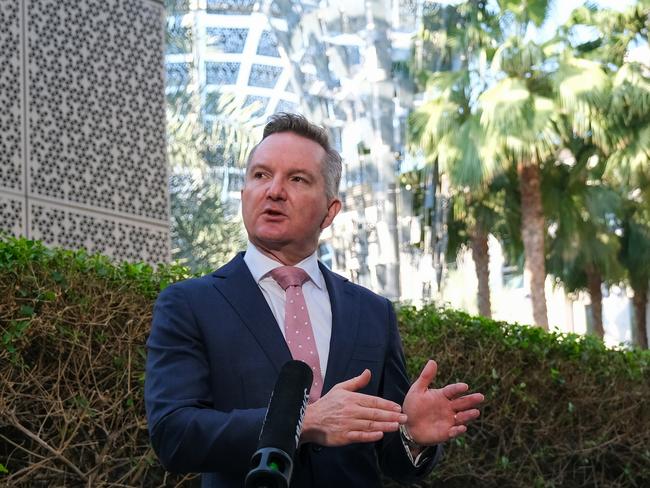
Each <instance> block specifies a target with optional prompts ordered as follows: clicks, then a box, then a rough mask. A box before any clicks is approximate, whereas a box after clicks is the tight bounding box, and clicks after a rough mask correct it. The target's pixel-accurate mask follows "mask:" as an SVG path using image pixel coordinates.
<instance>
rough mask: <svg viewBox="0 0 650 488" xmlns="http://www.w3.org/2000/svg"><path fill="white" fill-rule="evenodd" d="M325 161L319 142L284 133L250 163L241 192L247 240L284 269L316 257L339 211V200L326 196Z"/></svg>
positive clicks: (262, 146)
mask: <svg viewBox="0 0 650 488" xmlns="http://www.w3.org/2000/svg"><path fill="white" fill-rule="evenodd" d="M324 157H325V150H324V149H323V148H322V147H321V146H320V145H319V144H318V143H316V142H314V141H312V140H310V139H307V138H304V137H302V136H299V135H297V134H294V133H293V132H280V133H276V134H273V135H271V136H269V137H267V138H266V139H264V140H263V141H262V142H261V143H260V144H259V145H258V146H257V148H256V149H255V152H254V153H253V156H252V158H251V160H250V162H249V165H248V169H247V171H246V180H245V183H244V189H243V190H242V213H243V217H244V225H245V226H246V231H247V232H248V238H249V239H250V241H251V242H252V243H253V244H255V245H256V246H257V247H258V248H261V250H262V251H266V252H267V253H271V254H273V255H274V256H276V257H278V258H282V260H283V262H285V264H295V263H297V262H299V261H300V260H302V259H303V258H305V257H306V256H309V255H310V254H312V253H313V252H314V251H315V249H316V246H317V245H318V237H319V235H320V232H321V230H322V229H324V228H325V227H327V226H328V225H330V224H331V223H332V220H334V217H335V216H336V214H337V213H338V211H339V210H340V208H341V203H340V201H339V200H338V199H332V200H331V201H328V200H327V197H326V196H325V195H326V191H325V179H324V177H323V174H322V171H321V168H322V166H321V165H322V161H323V159H324ZM288 261H293V262H288Z"/></svg>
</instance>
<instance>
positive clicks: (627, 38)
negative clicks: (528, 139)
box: [566, 0, 650, 348]
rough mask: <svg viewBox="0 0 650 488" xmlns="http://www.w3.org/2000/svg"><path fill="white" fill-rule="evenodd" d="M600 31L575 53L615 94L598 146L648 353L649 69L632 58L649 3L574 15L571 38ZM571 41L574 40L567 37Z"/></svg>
mask: <svg viewBox="0 0 650 488" xmlns="http://www.w3.org/2000/svg"><path fill="white" fill-rule="evenodd" d="M584 25H587V26H590V27H591V28H592V29H594V28H595V29H597V31H598V34H599V35H598V36H597V37H596V38H595V40H592V41H589V42H585V43H582V44H577V45H575V46H574V51H575V52H580V53H581V55H583V56H585V57H589V58H591V59H597V60H600V61H601V62H602V63H603V64H604V65H605V66H606V67H607V70H608V73H609V78H610V80H611V85H610V86H611V88H610V92H609V97H608V103H607V105H606V107H605V108H604V109H602V110H600V118H601V120H602V123H601V125H602V127H603V128H604V129H605V130H604V131H603V134H602V137H596V138H595V139H594V142H595V143H596V144H597V145H598V146H599V149H600V150H601V152H602V154H603V159H605V160H606V164H607V171H606V173H605V178H606V179H607V180H608V181H609V182H611V184H613V185H616V186H617V187H618V189H619V193H620V194H621V195H623V196H624V202H623V205H622V213H621V221H620V231H621V233H622V237H621V249H620V253H619V259H620V262H621V263H622V264H623V266H624V267H625V268H626V270H627V275H628V282H629V284H630V287H631V288H632V290H633V298H632V303H633V307H634V311H635V314H634V315H635V320H636V334H635V335H636V337H637V343H638V344H639V345H640V346H641V347H643V348H647V347H648V337H647V329H646V323H645V317H646V308H647V304H648V283H649V281H650V272H649V271H647V270H648V266H647V262H648V257H649V256H650V210H649V209H650V196H648V194H647V193H648V192H647V188H648V185H649V183H650V178H649V176H648V171H649V170H648V168H649V167H650V67H649V66H648V64H647V60H646V62H645V63H641V62H636V61H634V60H633V59H630V58H629V56H628V55H629V53H630V49H631V47H632V46H634V45H638V44H639V43H640V41H642V42H644V43H645V45H646V47H647V46H648V41H649V39H648V35H649V31H650V1H649V0H641V1H639V2H637V4H636V5H634V6H633V7H630V8H628V9H626V10H624V11H623V12H616V11H611V10H603V11H598V10H596V9H594V8H588V7H583V8H580V9H577V10H576V11H574V12H573V14H572V16H571V19H570V21H569V22H568V24H567V26H566V30H567V33H568V34H570V30H571V29H572V28H573V27H575V26H584ZM567 38H570V35H569V36H567Z"/></svg>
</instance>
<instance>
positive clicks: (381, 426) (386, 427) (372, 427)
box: [350, 419, 399, 432]
mask: <svg viewBox="0 0 650 488" xmlns="http://www.w3.org/2000/svg"><path fill="white" fill-rule="evenodd" d="M397 430H399V422H375V421H374V420H361V419H359V420H354V421H352V422H351V423H350V432H396V431H397Z"/></svg>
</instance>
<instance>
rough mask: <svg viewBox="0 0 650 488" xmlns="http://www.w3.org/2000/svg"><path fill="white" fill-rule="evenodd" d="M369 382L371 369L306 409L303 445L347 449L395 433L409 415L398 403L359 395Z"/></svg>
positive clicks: (332, 390)
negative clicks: (315, 444) (309, 444)
mask: <svg viewBox="0 0 650 488" xmlns="http://www.w3.org/2000/svg"><path fill="white" fill-rule="evenodd" d="M369 382H370V370H368V369H366V370H364V372H363V373H361V374H360V375H359V376H356V377H355V378H352V379H349V380H347V381H344V382H342V383H339V384H337V385H336V386H334V388H332V389H331V390H330V391H329V392H327V394H326V395H324V396H323V397H321V398H320V399H318V400H317V401H315V402H314V403H312V404H311V405H308V406H307V411H306V412H305V418H304V421H303V430H302V435H301V437H300V439H301V442H315V443H317V444H320V445H322V446H344V445H346V444H352V443H355V442H375V441H378V440H380V439H381V438H382V437H383V436H384V432H395V431H397V430H398V429H399V425H400V424H403V423H405V422H406V415H404V414H403V413H401V411H402V408H401V407H400V406H399V405H398V404H397V403H395V402H391V401H390V400H385V399H383V398H379V397H375V396H371V395H364V394H362V393H357V390H359V389H361V388H363V387H364V386H366V385H367V384H368V383H369Z"/></svg>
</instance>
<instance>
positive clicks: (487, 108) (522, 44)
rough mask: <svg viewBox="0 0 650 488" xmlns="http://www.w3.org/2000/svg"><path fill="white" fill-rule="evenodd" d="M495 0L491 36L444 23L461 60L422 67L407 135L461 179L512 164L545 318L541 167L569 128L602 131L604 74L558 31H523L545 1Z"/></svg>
mask: <svg viewBox="0 0 650 488" xmlns="http://www.w3.org/2000/svg"><path fill="white" fill-rule="evenodd" d="M474 3H475V2H465V3H463V4H461V5H460V6H459V7H458V8H459V9H461V10H462V9H465V10H466V9H471V8H473V7H474ZM497 3H498V6H499V8H500V11H499V12H498V17H499V19H500V21H499V22H500V23H499V27H498V28H491V29H486V30H485V32H489V33H491V34H492V35H494V36H495V37H493V38H492V39H491V42H488V41H487V40H486V39H485V36H482V37H477V39H476V40H473V39H471V38H470V40H469V41H468V40H467V36H466V35H458V36H456V37H454V36H453V35H452V34H453V32H451V31H450V32H448V33H447V39H448V40H447V45H448V46H450V47H458V46H463V47H464V49H465V56H467V59H466V60H465V62H464V63H463V65H464V68H463V69H460V70H459V71H458V72H454V73H434V74H431V75H429V76H428V77H426V80H427V89H426V91H425V98H426V100H427V101H426V102H425V103H424V104H422V106H421V107H419V108H418V110H417V111H416V112H415V113H414V114H413V116H412V118H411V135H412V138H413V140H414V141H415V142H416V143H417V144H418V145H419V147H421V148H422V149H423V150H424V151H425V153H427V154H428V155H429V157H430V158H437V159H438V161H439V162H440V163H441V168H443V170H445V171H447V172H448V173H449V174H450V178H451V181H452V183H454V184H456V185H469V186H470V187H472V188H475V187H478V186H481V185H486V184H488V183H489V181H490V179H491V178H493V177H494V176H495V175H496V174H499V172H500V171H502V170H503V169H505V168H507V167H514V168H515V169H516V171H517V174H518V179H519V190H520V195H521V225H522V227H521V234H522V241H523V245H524V252H525V266H526V269H527V270H528V274H529V276H530V281H531V284H530V288H531V298H532V304H533V317H534V320H535V323H536V324H538V325H540V326H542V327H544V328H547V327H548V320H547V313H546V298H545V293H544V284H545V279H546V267H545V235H546V224H545V218H544V211H543V206H542V193H541V168H542V166H543V164H544V163H545V162H546V161H548V160H552V159H553V158H554V157H555V155H556V154H557V153H558V152H559V150H560V149H561V142H562V140H564V139H566V137H565V133H564V132H565V131H566V130H575V131H576V133H579V134H585V135H586V134H590V135H591V134H594V133H595V136H592V137H598V136H600V135H602V132H603V131H602V130H601V129H600V126H599V124H598V122H599V120H592V114H593V113H594V112H593V110H592V107H593V106H594V105H595V104H598V103H603V97H602V96H601V93H602V91H603V90H604V89H605V87H606V85H607V82H608V78H607V76H606V75H605V73H604V72H603V70H602V68H601V66H600V65H599V64H598V63H594V62H590V61H587V60H580V59H576V58H574V57H572V56H568V55H565V54H563V52H562V50H560V49H558V47H557V41H556V40H552V41H549V42H547V43H545V44H542V45H538V44H536V43H535V42H533V41H524V40H522V39H523V35H524V34H525V32H526V30H527V29H528V27H529V26H530V25H537V26H540V25H541V24H542V23H543V22H544V20H545V18H546V16H547V13H548V6H549V5H548V3H549V2H547V1H536V2H526V3H525V4H524V3H521V2H512V1H506V0H503V1H499V2H497ZM481 15H483V12H481ZM476 18H478V15H477V16H476ZM479 24H480V22H479ZM488 25H492V24H491V23H489V22H488ZM466 32H471V30H468V29H467V30H466ZM459 39H460V41H459ZM464 42H465V43H466V42H470V43H472V42H473V44H470V45H467V44H463V43H464ZM495 44H499V47H498V48H497V49H496V50H495V49H493V48H492V46H493V45H495ZM574 116H575V119H574ZM568 119H571V121H570V122H568V121H567V120H568ZM578 120H579V123H578ZM574 122H575V123H574Z"/></svg>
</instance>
